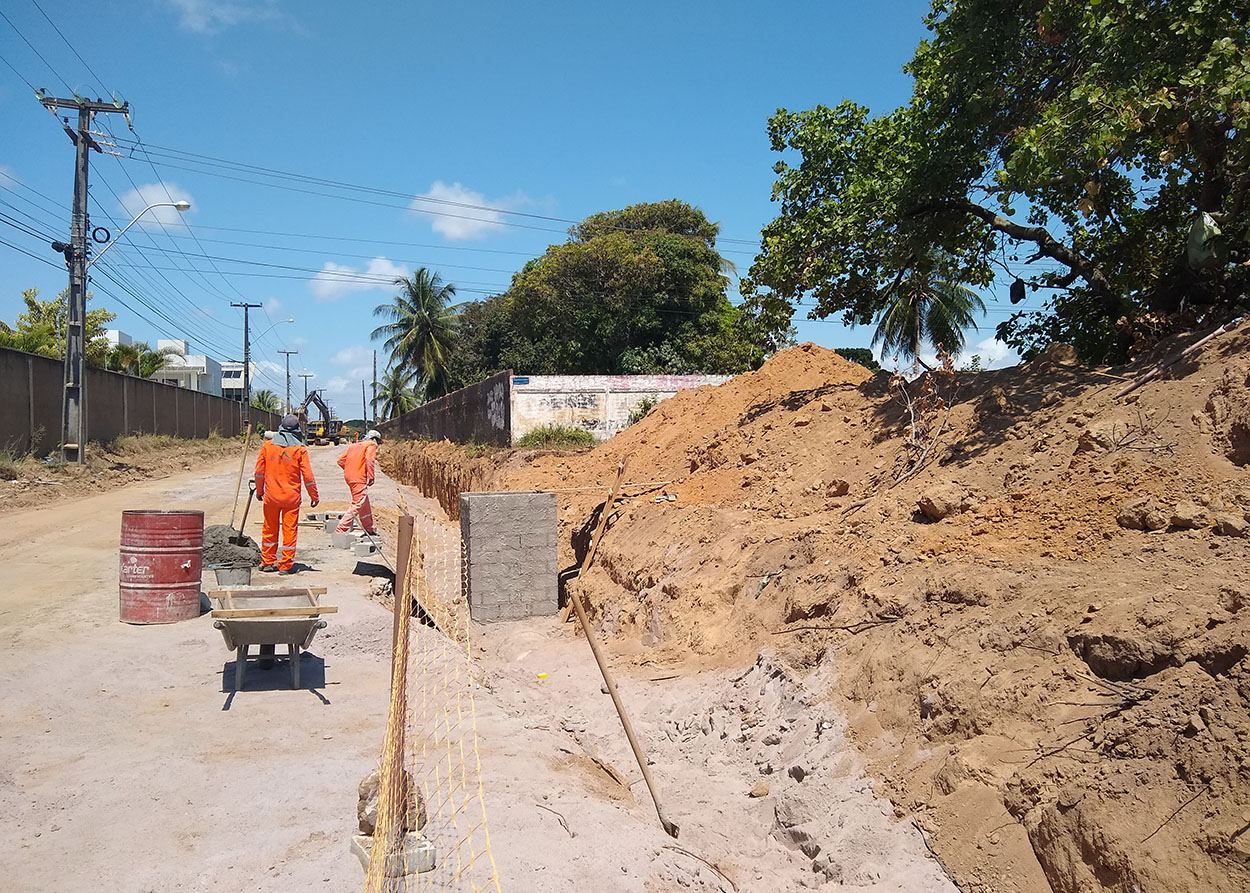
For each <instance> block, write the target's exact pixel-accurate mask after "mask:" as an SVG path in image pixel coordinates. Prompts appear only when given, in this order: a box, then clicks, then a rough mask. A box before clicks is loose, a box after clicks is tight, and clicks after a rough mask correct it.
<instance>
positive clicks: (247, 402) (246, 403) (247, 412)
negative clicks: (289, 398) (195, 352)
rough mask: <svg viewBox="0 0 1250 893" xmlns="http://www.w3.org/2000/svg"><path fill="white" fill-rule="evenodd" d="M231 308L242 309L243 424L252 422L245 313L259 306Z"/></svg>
mask: <svg viewBox="0 0 1250 893" xmlns="http://www.w3.org/2000/svg"><path fill="white" fill-rule="evenodd" d="M230 306H231V307H242V308H243V424H244V425H246V424H247V423H248V422H250V421H251V420H252V345H251V341H250V340H249V337H248V326H247V324H248V317H247V312H248V311H249V310H251V309H252V308H253V307H260V306H261V305H260V304H249V303H247V302H246V301H244V302H243V303H242V304H231V305H230Z"/></svg>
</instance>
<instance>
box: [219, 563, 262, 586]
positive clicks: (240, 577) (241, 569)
mask: <svg viewBox="0 0 1250 893" xmlns="http://www.w3.org/2000/svg"><path fill="white" fill-rule="evenodd" d="M209 567H211V568H212V569H213V573H215V574H216V575H217V585H218V586H251V585H252V566H251V565H250V564H239V563H236V564H210V565H209Z"/></svg>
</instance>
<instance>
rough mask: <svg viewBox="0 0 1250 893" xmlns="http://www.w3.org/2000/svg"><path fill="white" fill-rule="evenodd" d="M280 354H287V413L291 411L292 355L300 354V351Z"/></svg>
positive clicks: (283, 351)
mask: <svg viewBox="0 0 1250 893" xmlns="http://www.w3.org/2000/svg"><path fill="white" fill-rule="evenodd" d="M278 353H283V354H286V410H285V411H286V412H290V411H291V354H294V353H299V351H298V350H280V351H278Z"/></svg>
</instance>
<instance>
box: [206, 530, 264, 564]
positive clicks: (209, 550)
mask: <svg viewBox="0 0 1250 893" xmlns="http://www.w3.org/2000/svg"><path fill="white" fill-rule="evenodd" d="M238 535H239V531H238V530H236V529H235V528H233V527H231V526H230V525H229V524H211V525H209V526H208V527H205V528H204V564H205V565H206V566H207V565H213V564H234V565H244V564H247V565H251V566H252V567H259V566H260V546H258V545H256V540H254V539H252V538H251V537H250V536H245V537H243V541H242V542H241V543H236V542H235V538H236V537H237V536H238Z"/></svg>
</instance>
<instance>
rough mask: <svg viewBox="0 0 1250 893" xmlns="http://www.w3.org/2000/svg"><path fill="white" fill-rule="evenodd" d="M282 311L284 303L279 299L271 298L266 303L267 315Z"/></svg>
mask: <svg viewBox="0 0 1250 893" xmlns="http://www.w3.org/2000/svg"><path fill="white" fill-rule="evenodd" d="M281 309H282V302H281V301H279V300H278V299H277V298H270V299H269V300H267V301H265V312H266V313H277V312H278V311H279V310H281Z"/></svg>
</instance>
